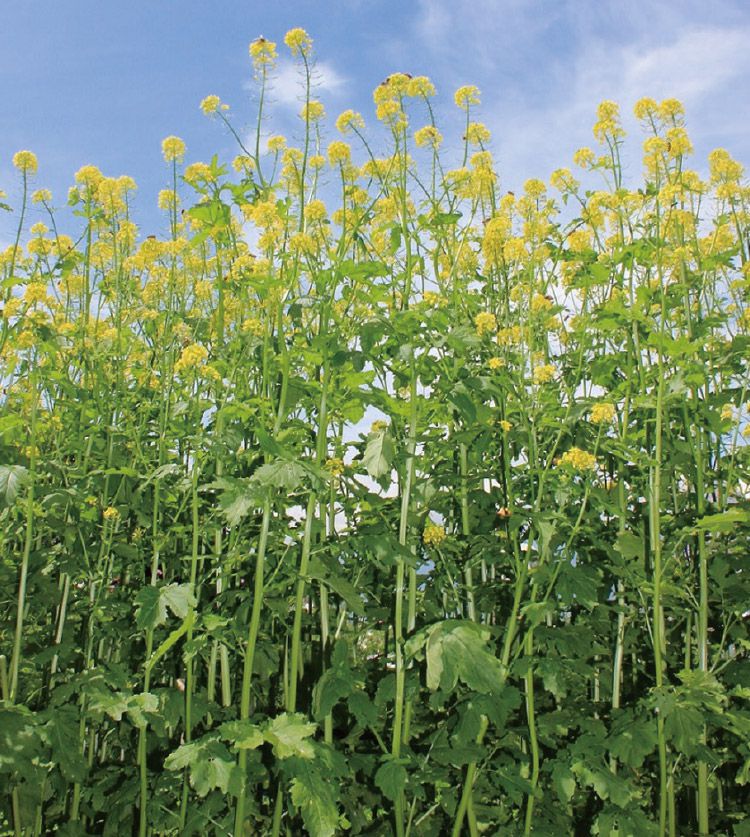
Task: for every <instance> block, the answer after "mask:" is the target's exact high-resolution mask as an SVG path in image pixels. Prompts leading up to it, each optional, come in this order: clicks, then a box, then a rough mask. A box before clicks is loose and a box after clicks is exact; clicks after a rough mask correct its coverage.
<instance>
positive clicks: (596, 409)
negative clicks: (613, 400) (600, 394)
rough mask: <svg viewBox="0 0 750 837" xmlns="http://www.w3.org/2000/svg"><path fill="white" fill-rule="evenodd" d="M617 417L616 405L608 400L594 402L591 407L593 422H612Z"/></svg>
mask: <svg viewBox="0 0 750 837" xmlns="http://www.w3.org/2000/svg"><path fill="white" fill-rule="evenodd" d="M614 417H615V405H614V404H609V403H608V402H606V401H601V402H599V403H598V404H594V406H593V407H592V408H591V423H592V424H610V423H611V422H612V420H613V419H614Z"/></svg>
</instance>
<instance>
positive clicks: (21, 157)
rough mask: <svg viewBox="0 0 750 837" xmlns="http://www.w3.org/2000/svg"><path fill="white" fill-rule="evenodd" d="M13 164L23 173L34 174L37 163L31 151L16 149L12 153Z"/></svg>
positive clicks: (37, 166)
mask: <svg viewBox="0 0 750 837" xmlns="http://www.w3.org/2000/svg"><path fill="white" fill-rule="evenodd" d="M13 165H14V166H15V168H17V169H18V171H20V172H23V173H24V174H36V172H37V169H38V168H39V163H38V161H37V159H36V154H34V152H33V151H16V153H15V154H14V155H13Z"/></svg>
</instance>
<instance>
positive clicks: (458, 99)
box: [453, 84, 479, 110]
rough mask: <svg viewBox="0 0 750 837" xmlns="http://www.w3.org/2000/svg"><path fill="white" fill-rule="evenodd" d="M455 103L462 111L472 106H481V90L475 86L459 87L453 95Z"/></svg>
mask: <svg viewBox="0 0 750 837" xmlns="http://www.w3.org/2000/svg"><path fill="white" fill-rule="evenodd" d="M453 101H454V102H455V103H456V105H457V106H458V107H460V108H461V110H468V109H469V107H470V106H471V105H478V104H479V88H478V87H475V86H474V85H473V84H466V85H464V86H463V87H459V88H458V90H456V92H455V94H454V95H453Z"/></svg>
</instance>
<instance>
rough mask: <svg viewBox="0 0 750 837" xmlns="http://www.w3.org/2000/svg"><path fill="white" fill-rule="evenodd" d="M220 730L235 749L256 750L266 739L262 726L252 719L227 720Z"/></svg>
mask: <svg viewBox="0 0 750 837" xmlns="http://www.w3.org/2000/svg"><path fill="white" fill-rule="evenodd" d="M219 732H220V733H221V737H222V738H223V739H224V740H225V741H229V743H230V744H231V745H232V747H234V749H235V750H255V749H256V748H258V747H260V746H261V744H263V742H264V741H265V738H264V737H263V731H262V730H261V728H260V727H259V726H257V724H251V723H250V721H227V723H225V724H222V725H221V726H220V727H219Z"/></svg>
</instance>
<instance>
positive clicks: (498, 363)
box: [487, 357, 505, 372]
mask: <svg viewBox="0 0 750 837" xmlns="http://www.w3.org/2000/svg"><path fill="white" fill-rule="evenodd" d="M487 366H489V367H490V369H491V370H492V371H493V372H497V370H498V369H502V368H503V367H504V366H505V360H504V359H503V358H501V357H491V358H490V359H489V360H488V361H487Z"/></svg>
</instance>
